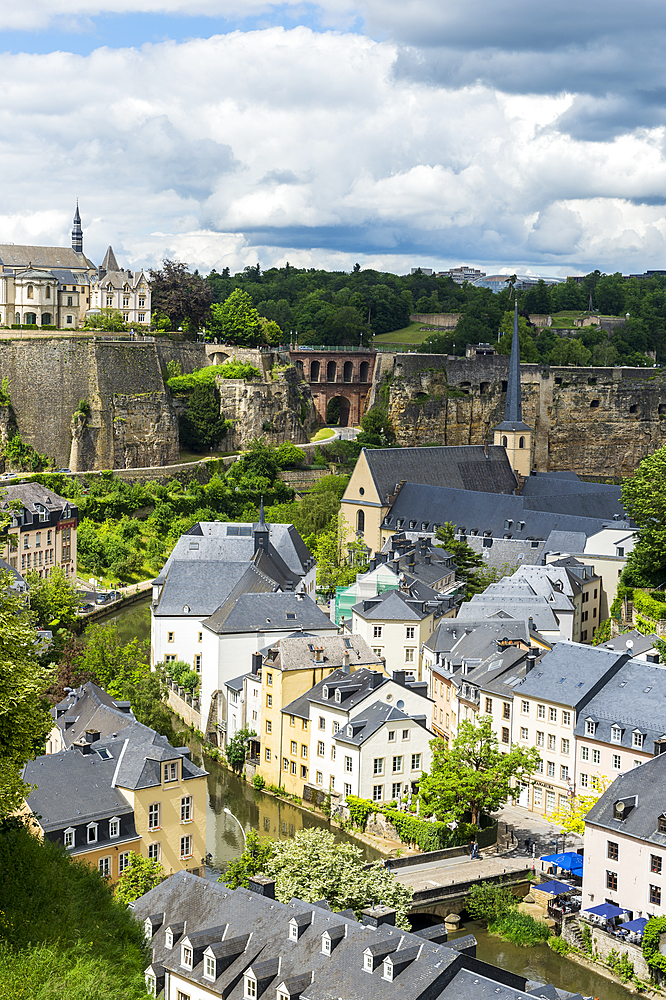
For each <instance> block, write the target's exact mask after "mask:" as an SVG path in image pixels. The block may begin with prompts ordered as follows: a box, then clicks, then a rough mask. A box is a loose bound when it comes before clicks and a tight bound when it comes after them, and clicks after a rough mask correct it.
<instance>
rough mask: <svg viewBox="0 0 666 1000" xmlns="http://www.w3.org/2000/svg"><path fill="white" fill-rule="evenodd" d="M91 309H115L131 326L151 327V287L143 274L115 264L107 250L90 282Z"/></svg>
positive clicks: (110, 249)
mask: <svg viewBox="0 0 666 1000" xmlns="http://www.w3.org/2000/svg"><path fill="white" fill-rule="evenodd" d="M90 292H91V300H90V308H91V309H92V310H101V309H115V310H117V311H118V312H120V313H122V317H123V321H124V322H125V324H127V325H128V326H130V327H133V326H136V327H141V326H143V327H146V326H150V321H151V297H150V284H149V282H148V278H147V276H146V274H145V273H144V271H129V270H125V269H124V268H121V267H120V266H119V265H118V261H117V260H116V256H115V254H114V252H113V248H112V247H109V248H108V250H107V251H106V256H105V257H104V260H103V261H102V264H101V265H100V267H99V269H98V270H97V273H96V274H95V276H94V277H93V278H92V281H91V290H90Z"/></svg>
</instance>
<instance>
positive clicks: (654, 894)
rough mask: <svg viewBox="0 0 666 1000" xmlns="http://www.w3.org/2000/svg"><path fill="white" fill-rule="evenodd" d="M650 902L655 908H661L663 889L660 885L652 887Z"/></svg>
mask: <svg viewBox="0 0 666 1000" xmlns="http://www.w3.org/2000/svg"><path fill="white" fill-rule="evenodd" d="M650 902H651V903H653V904H654V905H655V906H661V888H660V887H659V886H658V885H651V886H650Z"/></svg>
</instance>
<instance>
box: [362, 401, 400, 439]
mask: <svg viewBox="0 0 666 1000" xmlns="http://www.w3.org/2000/svg"><path fill="white" fill-rule="evenodd" d="M361 427H362V428H363V429H362V431H361V432H360V434H358V435H357V436H356V441H357V444H360V445H361V446H362V447H366V446H368V445H369V446H371V447H374V448H390V447H391V446H392V445H393V444H395V432H394V430H393V428H392V427H391V421H390V420H389V415H388V413H387V411H386V409H385V408H384V407H383V406H373V407H372V409H371V410H368V412H367V413H364V414H363V416H362V417H361Z"/></svg>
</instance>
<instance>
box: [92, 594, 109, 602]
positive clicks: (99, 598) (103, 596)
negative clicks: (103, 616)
mask: <svg viewBox="0 0 666 1000" xmlns="http://www.w3.org/2000/svg"><path fill="white" fill-rule="evenodd" d="M112 600H113V598H112V597H111V594H98V595H97V600H96V601H95V604H108V603H109V601H112Z"/></svg>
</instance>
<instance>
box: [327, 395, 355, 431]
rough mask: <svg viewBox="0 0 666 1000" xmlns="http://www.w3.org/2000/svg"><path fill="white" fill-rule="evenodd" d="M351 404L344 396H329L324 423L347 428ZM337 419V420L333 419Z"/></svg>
mask: <svg viewBox="0 0 666 1000" xmlns="http://www.w3.org/2000/svg"><path fill="white" fill-rule="evenodd" d="M350 414H351V404H350V401H349V400H348V399H347V397H346V396H337V395H336V396H331V397H330V399H329V400H328V403H327V406H326V423H327V424H329V423H331V424H337V425H338V427H349V424H350V420H349V417H350ZM336 417H337V419H335V418H336Z"/></svg>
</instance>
